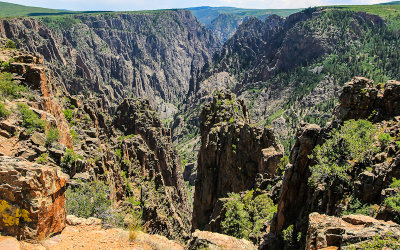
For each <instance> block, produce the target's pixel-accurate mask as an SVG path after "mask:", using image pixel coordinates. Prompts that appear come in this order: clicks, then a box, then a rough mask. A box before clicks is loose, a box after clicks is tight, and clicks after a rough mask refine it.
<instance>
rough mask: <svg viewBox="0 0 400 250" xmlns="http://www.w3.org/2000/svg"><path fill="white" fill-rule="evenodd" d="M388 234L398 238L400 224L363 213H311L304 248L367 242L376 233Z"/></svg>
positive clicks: (340, 247)
mask: <svg viewBox="0 0 400 250" xmlns="http://www.w3.org/2000/svg"><path fill="white" fill-rule="evenodd" d="M386 234H390V235H391V236H393V237H395V238H396V239H399V238H400V226H399V225H398V224H396V223H394V222H391V221H381V220H376V219H374V218H372V217H369V216H365V215H360V214H357V215H354V214H353V215H345V216H343V217H342V218H338V217H334V216H327V215H323V214H319V213H311V214H310V216H309V227H308V233H307V245H306V249H321V248H326V247H336V248H337V249H347V248H346V246H349V245H351V244H353V245H354V246H355V247H357V243H362V242H367V241H369V240H371V239H372V238H373V237H374V236H376V235H386Z"/></svg>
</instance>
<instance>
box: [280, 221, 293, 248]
mask: <svg viewBox="0 0 400 250" xmlns="http://www.w3.org/2000/svg"><path fill="white" fill-rule="evenodd" d="M293 235H294V226H293V225H290V226H288V227H287V228H286V229H284V230H282V238H283V241H284V242H285V243H286V244H289V245H292V244H293V243H294V241H293V239H294V237H293Z"/></svg>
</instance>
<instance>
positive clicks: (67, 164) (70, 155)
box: [60, 149, 83, 172]
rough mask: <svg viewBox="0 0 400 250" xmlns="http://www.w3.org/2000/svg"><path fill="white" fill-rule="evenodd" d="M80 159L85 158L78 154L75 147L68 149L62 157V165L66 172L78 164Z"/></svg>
mask: <svg viewBox="0 0 400 250" xmlns="http://www.w3.org/2000/svg"><path fill="white" fill-rule="evenodd" d="M78 159H83V157H82V156H81V155H78V154H76V153H75V152H74V150H73V149H67V150H66V151H65V154H64V156H63V157H62V158H61V162H60V166H61V167H62V168H63V170H64V171H65V172H68V170H70V169H71V167H72V166H75V165H76V161H77V160H78Z"/></svg>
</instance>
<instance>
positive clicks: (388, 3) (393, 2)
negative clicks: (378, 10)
mask: <svg viewBox="0 0 400 250" xmlns="http://www.w3.org/2000/svg"><path fill="white" fill-rule="evenodd" d="M398 4H399V5H400V1H392V2H387V3H381V4H380V5H398Z"/></svg>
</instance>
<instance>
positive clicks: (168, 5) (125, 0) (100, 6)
mask: <svg viewBox="0 0 400 250" xmlns="http://www.w3.org/2000/svg"><path fill="white" fill-rule="evenodd" d="M3 2H8V3H15V4H21V5H26V6H33V7H43V8H51V9H60V10H75V11H134V10H155V9H175V8H191V7H203V6H210V7H237V8H247V9H297V8H307V7H314V6H324V5H364V4H365V5H367V4H378V3H384V2H389V1H382V0H339V1H334V0H308V1H297V0H282V1H279V2H276V1H265V0H216V1H211V0H197V1H194V0H188V1H182V0H169V1H162V0H153V1H146V0H134V1H129V0H86V1H84V2H83V1H82V0H52V1H50V0H37V1H35V2H32V1H29V0H8V1H3Z"/></svg>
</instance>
